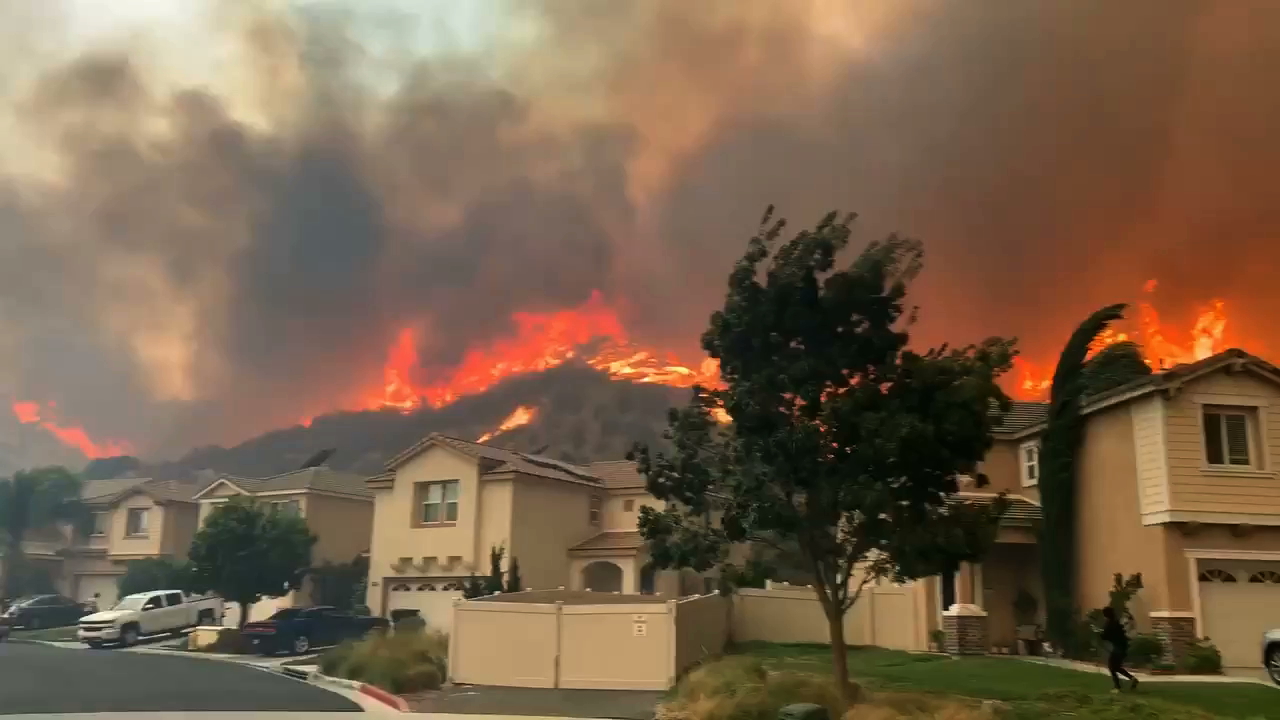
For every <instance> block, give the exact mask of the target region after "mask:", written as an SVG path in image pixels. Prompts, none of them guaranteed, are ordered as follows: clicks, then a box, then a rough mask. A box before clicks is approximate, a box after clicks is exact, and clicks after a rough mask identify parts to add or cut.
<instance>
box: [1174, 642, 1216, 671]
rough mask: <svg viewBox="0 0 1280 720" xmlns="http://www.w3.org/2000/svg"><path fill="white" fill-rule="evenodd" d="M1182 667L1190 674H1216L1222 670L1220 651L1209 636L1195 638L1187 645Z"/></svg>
mask: <svg viewBox="0 0 1280 720" xmlns="http://www.w3.org/2000/svg"><path fill="white" fill-rule="evenodd" d="M1182 669H1183V670H1185V671H1187V672H1188V673H1190V674H1192V675H1218V674H1220V673H1221V672H1222V653H1220V652H1218V647H1217V646H1216V645H1214V644H1213V642H1211V641H1210V640H1209V638H1196V639H1195V640H1193V641H1192V642H1191V644H1190V645H1188V646H1187V654H1186V657H1184V658H1183V660H1182Z"/></svg>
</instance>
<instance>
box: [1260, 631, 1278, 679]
mask: <svg viewBox="0 0 1280 720" xmlns="http://www.w3.org/2000/svg"><path fill="white" fill-rule="evenodd" d="M1262 666H1263V667H1265V668H1266V669H1267V675H1270V676H1271V682H1273V683H1275V684H1277V685H1280V628H1278V629H1276V630H1268V631H1267V632H1265V633H1263V634H1262Z"/></svg>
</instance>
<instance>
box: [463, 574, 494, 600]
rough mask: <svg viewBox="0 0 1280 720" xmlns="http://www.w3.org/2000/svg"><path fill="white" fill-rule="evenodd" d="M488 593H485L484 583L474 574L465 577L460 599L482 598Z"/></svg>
mask: <svg viewBox="0 0 1280 720" xmlns="http://www.w3.org/2000/svg"><path fill="white" fill-rule="evenodd" d="M487 594H488V593H486V592H485V581H484V580H483V579H481V578H480V577H478V576H477V575H476V574H475V573H471V574H470V575H468V576H467V582H466V583H465V584H463V586H462V597H464V598H466V599H468V600H475V599H476V598H482V597H484V596H485V595H487Z"/></svg>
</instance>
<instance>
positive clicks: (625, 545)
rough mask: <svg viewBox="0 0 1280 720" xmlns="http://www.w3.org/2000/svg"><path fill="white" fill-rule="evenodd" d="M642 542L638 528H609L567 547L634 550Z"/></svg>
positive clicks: (572, 548) (571, 549)
mask: <svg viewBox="0 0 1280 720" xmlns="http://www.w3.org/2000/svg"><path fill="white" fill-rule="evenodd" d="M643 544H644V538H642V537H640V532H639V531H638V530H610V531H608V532H602V533H600V534H599V535H596V536H594V537H591V538H588V539H586V540H584V541H583V542H580V543H578V544H577V545H574V546H573V547H571V548H569V551H570V552H572V551H574V550H635V549H637V548H639V547H640V546H641V545H643Z"/></svg>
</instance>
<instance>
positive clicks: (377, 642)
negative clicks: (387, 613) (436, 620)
mask: <svg viewBox="0 0 1280 720" xmlns="http://www.w3.org/2000/svg"><path fill="white" fill-rule="evenodd" d="M402 622H403V621H402ZM396 630H397V631H396V632H395V633H391V634H387V633H372V634H370V635H369V636H368V637H366V638H364V639H363V640H360V641H358V642H347V643H343V644H342V645H339V646H338V647H336V648H333V649H332V650H330V651H329V652H327V653H325V654H324V655H322V656H321V657H320V671H321V672H323V673H324V674H326V675H335V676H337V677H344V678H347V679H349V680H358V681H360V682H366V683H369V684H370V685H376V686H378V687H380V688H382V689H383V690H387V691H388V692H393V693H396V694H400V693H409V692H418V691H421V690H435V689H437V688H439V687H440V684H441V683H442V682H443V681H444V678H445V677H446V676H447V675H448V670H449V667H448V665H449V664H448V649H449V636H448V635H445V634H444V633H441V632H436V631H427V630H414V631H411V632H402V631H400V627H399V625H397V628H396Z"/></svg>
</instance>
